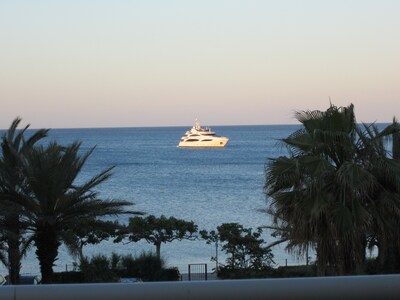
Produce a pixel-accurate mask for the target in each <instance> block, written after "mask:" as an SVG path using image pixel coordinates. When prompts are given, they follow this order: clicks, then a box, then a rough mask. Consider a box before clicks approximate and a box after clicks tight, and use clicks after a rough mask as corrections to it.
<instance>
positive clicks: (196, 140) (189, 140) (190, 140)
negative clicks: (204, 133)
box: [186, 139, 199, 142]
mask: <svg viewBox="0 0 400 300" xmlns="http://www.w3.org/2000/svg"><path fill="white" fill-rule="evenodd" d="M198 141H199V140H198V139H188V140H187V141H186V142H198Z"/></svg>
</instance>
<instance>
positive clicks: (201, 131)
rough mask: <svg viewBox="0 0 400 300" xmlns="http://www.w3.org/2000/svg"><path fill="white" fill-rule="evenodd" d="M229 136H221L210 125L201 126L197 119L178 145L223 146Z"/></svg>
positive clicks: (191, 146)
mask: <svg viewBox="0 0 400 300" xmlns="http://www.w3.org/2000/svg"><path fill="white" fill-rule="evenodd" d="M228 141H229V139H228V138H227V137H223V136H219V135H217V134H216V133H215V132H213V131H211V128H209V127H201V126H200V123H199V121H198V120H197V119H196V121H195V123H194V126H193V127H192V129H190V130H188V131H186V133H185V135H184V136H183V137H182V138H181V140H180V142H179V144H178V147H181V148H222V147H225V145H226V144H227V143H228Z"/></svg>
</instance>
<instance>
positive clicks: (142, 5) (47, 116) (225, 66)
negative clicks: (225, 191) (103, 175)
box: [0, 0, 400, 128]
mask: <svg viewBox="0 0 400 300" xmlns="http://www.w3.org/2000/svg"><path fill="white" fill-rule="evenodd" d="M399 16H400V1H395V0H393V1H388V0H376V1H366V0H359V1H356V0H353V1H351V0H347V1H340V0H336V1H333V0H332V1H322V0H319V1H316V0H315V1H311V0H309V1H307V0H304V1H294V0H293V1H283V0H282V1H278V0H276V1H268V0H265V1H254V0H253V1H252V0H243V1H234V0H225V1H221V0H213V1H206V0H201V1H200V0H199V1H189V0H181V1H167V0H160V1H155V0H154V1H151V0H143V1H133V0H132V1H111V0H110V1H100V0H86V1H78V0H76V1H74V0H68V1H67V0H65V1H62V0H59V1H54V0H35V1H18V0H13V1H11V0H10V1H6V0H0V104H1V105H0V128H6V127H8V126H9V125H10V123H11V121H12V119H14V117H16V116H20V117H22V118H23V121H24V122H25V123H31V124H32V127H35V128H37V127H47V128H58V127H115V126H128V127H130V126H177V125H184V126H190V125H192V123H193V120H194V119H195V118H199V119H200V120H201V121H202V123H204V124H206V125H237V124H287V123H294V122H295V121H294V119H293V111H294V110H306V109H326V108H327V107H328V106H329V97H330V98H331V100H332V102H333V103H334V104H336V105H348V104H349V103H350V102H352V103H354V104H355V107H356V114H357V118H358V120H359V121H364V122H371V121H377V122H387V121H390V120H391V119H392V117H393V116H394V115H397V116H400V113H399V112H400V110H399V108H400V82H399V81H400V57H399V56H400V17H399Z"/></svg>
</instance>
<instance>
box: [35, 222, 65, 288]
mask: <svg viewBox="0 0 400 300" xmlns="http://www.w3.org/2000/svg"><path fill="white" fill-rule="evenodd" d="M35 245H36V249H37V250H36V255H37V258H38V259H39V264H40V271H41V273H42V283H44V284H48V283H52V282H53V274H54V272H53V266H54V262H55V260H56V258H57V255H58V247H59V246H60V242H59V241H58V239H57V234H56V231H55V230H54V228H52V227H51V226H49V225H44V226H43V227H40V228H38V231H37V233H36V237H35Z"/></svg>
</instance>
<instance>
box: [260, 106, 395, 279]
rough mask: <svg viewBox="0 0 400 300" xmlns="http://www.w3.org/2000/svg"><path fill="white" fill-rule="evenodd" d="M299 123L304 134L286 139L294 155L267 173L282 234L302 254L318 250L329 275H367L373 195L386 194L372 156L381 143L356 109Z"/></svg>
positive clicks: (315, 114) (301, 115) (312, 115)
mask: <svg viewBox="0 0 400 300" xmlns="http://www.w3.org/2000/svg"><path fill="white" fill-rule="evenodd" d="M296 118H297V119H298V120H299V121H300V123H301V124H302V125H303V126H302V128H301V129H299V130H298V131H296V132H295V133H293V134H292V135H290V136H289V137H288V138H286V139H283V140H282V142H283V143H284V144H285V145H286V146H287V147H288V150H289V156H288V157H286V156H283V157H279V158H275V159H270V162H269V164H267V166H266V170H265V174H266V182H265V192H266V194H267V195H268V196H270V197H271V199H272V202H271V204H270V207H269V211H270V212H271V213H272V214H273V217H274V224H273V227H274V228H275V229H276V231H275V234H278V235H280V236H281V238H282V240H288V241H289V243H288V247H289V248H288V249H289V250H296V249H297V251H298V252H299V253H300V254H304V252H305V251H306V249H308V247H309V246H311V247H314V248H315V250H316V254H317V267H318V271H319V273H320V274H321V275H322V274H348V273H354V272H359V271H360V269H361V267H362V265H363V261H364V259H365V247H366V243H367V233H368V232H370V229H371V224H372V223H373V221H374V213H376V212H375V211H373V209H372V208H373V207H374V204H375V198H374V197H373V196H374V194H375V193H376V191H378V190H382V184H381V182H380V181H379V178H378V177H377V176H376V174H374V173H373V172H372V169H371V167H368V166H370V164H371V163H372V160H371V159H370V156H368V155H367V154H368V153H369V152H368V151H367V150H370V149H371V147H370V148H368V147H367V145H368V146H370V145H371V144H372V141H373V142H377V141H378V140H377V139H374V140H371V139H367V138H366V134H365V132H363V131H361V130H360V129H359V128H358V126H357V124H356V119H355V115H354V107H353V105H350V106H348V107H341V108H338V107H335V106H333V105H331V106H330V108H329V109H328V110H327V111H326V112H321V111H305V112H298V113H297V114H296ZM364 128H365V129H368V128H369V127H368V126H367V125H364ZM387 135H389V132H388V131H387V132H383V133H381V134H379V138H380V139H382V138H383V137H384V136H387ZM363 141H364V142H365V143H363ZM367 141H368V143H366V142H367ZM374 153H375V154H374V155H375V156H378V157H379V156H380V153H378V152H376V151H375V152H374Z"/></svg>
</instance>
